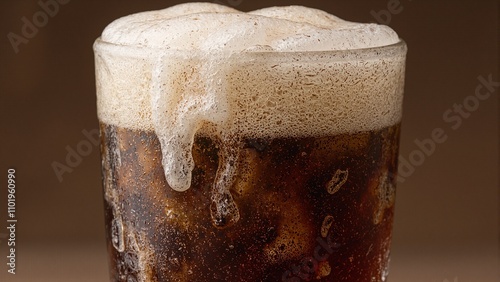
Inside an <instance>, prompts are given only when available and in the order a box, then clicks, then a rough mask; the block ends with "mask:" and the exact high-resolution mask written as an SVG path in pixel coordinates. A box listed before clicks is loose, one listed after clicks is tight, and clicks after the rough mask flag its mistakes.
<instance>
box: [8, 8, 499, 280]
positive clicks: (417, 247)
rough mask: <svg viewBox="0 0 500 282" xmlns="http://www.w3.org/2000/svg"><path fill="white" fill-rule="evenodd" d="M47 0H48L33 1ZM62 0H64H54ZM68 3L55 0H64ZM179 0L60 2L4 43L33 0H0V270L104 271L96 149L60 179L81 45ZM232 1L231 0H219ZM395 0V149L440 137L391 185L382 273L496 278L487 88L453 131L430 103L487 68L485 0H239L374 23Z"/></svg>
mask: <svg viewBox="0 0 500 282" xmlns="http://www.w3.org/2000/svg"><path fill="white" fill-rule="evenodd" d="M42 1H44V2H45V1H48V0H42ZM61 1H62V0H61ZM66 1H67V0H66ZM180 2H181V1H160V0H154V1H153V0H151V1H132V0H128V1H125V0H120V1H82V0H72V1H69V3H67V4H65V5H61V7H60V11H59V12H58V13H57V15H55V16H54V17H51V18H50V19H49V21H48V23H47V25H45V26H44V27H41V28H40V29H39V30H38V32H37V34H36V35H35V36H34V37H33V38H31V39H29V42H28V43H27V44H22V45H20V46H19V48H20V50H19V53H18V54H16V53H15V52H14V50H13V48H12V46H11V44H10V43H9V40H8V38H7V34H8V33H9V32H14V33H16V34H21V28H22V25H23V23H22V21H21V18H22V17H27V18H28V19H31V18H32V16H33V15H34V14H35V13H36V12H37V11H40V10H41V8H40V6H39V5H38V4H37V1H21V0H2V1H1V2H0V13H1V14H0V19H1V20H0V21H1V24H0V72H1V73H0V95H1V101H0V113H1V115H2V116H1V119H0V120H1V123H0V124H1V131H0V132H1V133H0V134H1V146H0V175H1V177H0V181H1V183H2V184H1V185H0V187H2V188H1V189H0V207H1V210H0V227H1V229H0V240H1V241H2V242H1V243H0V262H1V263H0V265H1V266H0V280H1V281H106V280H107V265H106V250H105V245H104V228H103V209H102V192H101V183H100V181H101V178H100V177H101V176H100V160H99V153H98V148H97V147H93V150H92V153H91V154H90V155H89V156H86V157H84V158H83V160H82V163H81V164H80V165H79V166H78V167H76V168H75V169H74V171H73V172H71V173H66V174H64V175H63V181H62V182H59V181H58V179H57V177H56V175H55V173H54V171H53V169H52V167H51V163H52V162H54V161H57V162H60V163H65V156H66V154H67V151H66V149H65V148H66V146H70V147H71V148H73V149H75V148H76V146H77V144H79V142H81V141H82V140H85V137H84V136H83V134H82V130H84V129H86V130H92V129H95V128H97V118H96V109H95V85H94V70H93V68H94V65H93V53H92V43H93V41H94V40H95V39H96V38H97V37H98V36H99V34H100V32H101V31H102V30H103V28H104V27H105V26H106V25H107V24H108V23H110V22H111V21H112V20H113V19H115V18H118V17H120V16H124V15H127V14H130V13H134V12H139V11H144V10H150V9H159V8H164V7H167V6H171V5H173V4H176V3H180ZM221 2H224V3H226V4H227V5H229V6H231V5H230V4H231V3H233V4H234V3H237V2H239V1H234V0H232V1H227V0H221ZM389 2H399V3H400V8H399V10H398V11H399V13H395V14H393V15H392V19H391V21H390V23H389V25H390V26H391V27H392V28H394V29H395V30H396V32H398V34H399V35H400V36H401V37H402V38H403V39H404V40H405V41H406V42H407V44H408V46H409V53H408V61H407V76H406V77H407V79H406V80H407V83H406V90H405V95H406V96H405V105H404V106H405V117H404V125H403V131H402V140H401V155H402V156H403V157H404V158H405V159H408V158H409V156H410V154H411V153H412V152H413V151H414V150H415V149H417V146H416V145H415V143H414V140H415V139H419V140H423V139H426V138H429V137H430V136H431V132H432V131H433V130H434V129H435V128H442V129H443V130H444V131H445V133H446V135H447V136H448V139H447V141H446V142H445V143H443V144H439V145H438V146H437V148H436V150H435V152H434V153H433V154H432V155H430V156H429V157H426V159H425V162H424V163H423V164H422V165H421V166H419V167H417V168H416V169H415V172H414V173H413V174H412V175H411V176H410V177H408V178H407V179H406V181H405V182H404V183H401V184H399V186H398V199H397V208H396V209H397V210H396V216H397V217H396V223H395V229H394V242H393V258H392V265H391V274H392V275H391V281H436V282H437V281H439V282H442V281H446V280H448V281H450V282H451V281H454V282H458V281H460V282H465V281H483V282H489V281H498V268H499V263H498V225H499V224H498V223H499V221H498V214H499V213H498V202H499V201H498V200H499V197H498V120H499V119H498V103H497V100H498V99H497V97H498V89H496V91H495V93H494V94H493V95H492V96H491V97H490V98H489V99H488V100H487V101H482V102H481V103H480V105H479V108H478V109H477V110H476V111H474V112H473V113H471V115H470V117H468V118H467V119H463V123H462V125H461V126H460V127H459V128H458V129H457V130H453V129H451V127H450V126H451V125H452V124H451V123H446V122H445V121H444V120H443V118H442V115H443V113H444V112H445V111H446V110H447V109H449V108H451V107H453V105H454V104H461V103H462V102H463V101H464V99H465V98H466V97H467V96H470V95H473V94H474V91H475V88H476V86H477V85H478V83H479V82H478V79H477V78H478V76H480V75H482V76H484V77H487V76H488V75H490V74H493V75H494V77H493V78H494V80H495V81H499V80H500V79H499V78H498V76H497V71H498V35H499V33H498V3H497V2H496V1H473V0H470V1H459V0H454V1H452V0H449V1H426V0H412V1H411V0H399V1H396V0H377V1H374V0H369V1H368V0H363V1H352V0H350V1H348V0H337V1H318V0H311V1H298V0H297V1H284V0H283V1H250V0H243V1H242V3H241V5H238V6H237V7H236V8H238V9H241V10H244V11H248V10H253V9H257V8H262V7H265V6H271V5H291V4H299V5H307V6H311V7H316V8H320V9H323V10H325V11H328V12H331V13H334V14H336V15H338V16H340V17H341V18H345V19H348V20H352V21H360V22H375V21H376V20H375V18H374V16H373V15H372V14H371V11H380V10H382V9H387V5H388V3H389ZM9 167H14V168H16V170H17V174H16V176H17V180H18V182H17V216H18V220H19V222H18V225H17V244H18V251H17V256H18V261H17V262H18V268H17V272H18V274H17V275H16V276H12V275H7V274H6V266H5V262H6V258H5V256H6V255H7V249H6V241H5V239H3V238H2V234H4V235H5V234H6V233H7V232H6V229H5V225H6V223H5V222H6V203H7V201H6V183H7V180H6V175H7V172H6V171H7V168H9Z"/></svg>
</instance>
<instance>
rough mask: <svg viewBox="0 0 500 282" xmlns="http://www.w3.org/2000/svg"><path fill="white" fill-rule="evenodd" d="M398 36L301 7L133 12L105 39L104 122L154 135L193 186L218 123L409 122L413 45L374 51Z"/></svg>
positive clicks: (259, 133) (298, 130)
mask: <svg viewBox="0 0 500 282" xmlns="http://www.w3.org/2000/svg"><path fill="white" fill-rule="evenodd" d="M106 42H107V43H106ZM398 42H399V39H398V37H397V35H396V34H395V33H394V31H392V30H391V29H390V28H388V27H384V26H379V25H374V24H358V23H350V22H346V21H343V20H341V19H339V18H337V17H335V16H332V15H329V14H327V13H325V12H322V11H319V10H314V9H309V8H305V7H297V6H292V7H282V8H280V7H274V8H268V9H263V10H258V11H254V12H251V13H249V14H246V13H241V12H238V11H236V10H233V9H230V8H225V7H222V6H219V5H216V4H206V3H205V4H199V3H192V4H184V5H182V6H175V7H172V8H169V9H165V10H162V11H155V12H146V13H141V14H137V15H132V16H128V17H125V18H122V19H119V20H117V21H115V22H114V23H112V24H111V25H109V26H108V27H107V28H106V30H105V31H104V32H103V35H102V39H101V40H100V41H97V43H96V45H95V51H96V75H97V98H98V99H97V103H98V115H99V119H100V120H101V121H102V122H105V123H108V124H113V125H117V126H120V127H125V128H130V129H141V130H151V131H152V130H154V131H155V132H156V134H157V136H158V137H159V139H160V142H161V144H162V151H163V153H164V156H163V165H164V168H165V171H166V176H167V180H168V181H169V184H170V186H172V187H173V188H174V189H177V190H185V189H187V188H189V186H190V181H191V176H190V175H191V170H192V168H193V166H194V164H193V161H192V158H191V154H190V151H191V147H192V142H193V139H194V135H195V134H196V132H197V131H199V130H200V129H201V128H202V127H203V126H204V124H206V123H207V122H209V123H211V124H212V125H213V126H214V127H215V130H216V131H217V132H218V134H219V135H220V137H222V138H225V137H228V136H232V137H231V138H234V136H240V137H293V136H324V135H333V134H339V133H347V132H357V131H365V130H372V129H379V128H383V127H386V126H390V125H393V124H396V123H397V122H399V121H400V119H401V103H402V93H403V79H404V59H405V52H406V49H405V46H404V44H401V43H400V44H396V45H393V46H389V47H383V48H377V49H367V48H373V47H381V46H388V45H391V44H395V43H398ZM110 43H112V44H110ZM335 50H337V51H338V52H331V51H335ZM339 50H345V51H339ZM259 51H263V52H259ZM303 51H315V52H307V53H304V52H303Z"/></svg>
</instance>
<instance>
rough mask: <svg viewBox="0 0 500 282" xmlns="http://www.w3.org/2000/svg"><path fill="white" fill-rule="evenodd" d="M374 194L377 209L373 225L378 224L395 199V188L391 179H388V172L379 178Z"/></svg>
mask: <svg viewBox="0 0 500 282" xmlns="http://www.w3.org/2000/svg"><path fill="white" fill-rule="evenodd" d="M375 193H376V196H377V197H378V199H377V200H378V207H377V211H376V212H375V214H374V217H373V223H374V224H379V223H380V222H382V220H383V218H384V213H385V209H387V208H390V207H392V206H393V205H394V200H395V197H396V187H395V186H394V184H393V181H392V178H391V177H389V173H388V172H384V173H383V174H382V176H381V177H380V178H379V183H378V186H377V191H376V192H375Z"/></svg>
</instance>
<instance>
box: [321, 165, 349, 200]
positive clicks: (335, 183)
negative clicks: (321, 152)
mask: <svg viewBox="0 0 500 282" xmlns="http://www.w3.org/2000/svg"><path fill="white" fill-rule="evenodd" d="M348 177H349V169H346V170H341V169H337V171H336V172H335V174H334V175H333V177H332V179H331V180H330V181H328V183H327V184H326V191H328V193H329V194H332V195H333V194H335V193H337V192H338V191H339V190H340V188H341V187H342V185H344V184H345V183H346V181H347V178H348Z"/></svg>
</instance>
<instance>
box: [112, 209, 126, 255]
mask: <svg viewBox="0 0 500 282" xmlns="http://www.w3.org/2000/svg"><path fill="white" fill-rule="evenodd" d="M111 243H112V244H113V247H115V249H116V250H117V251H119V252H123V251H124V250H125V243H124V241H123V223H122V218H121V216H115V218H114V219H113V221H112V222H111Z"/></svg>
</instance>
